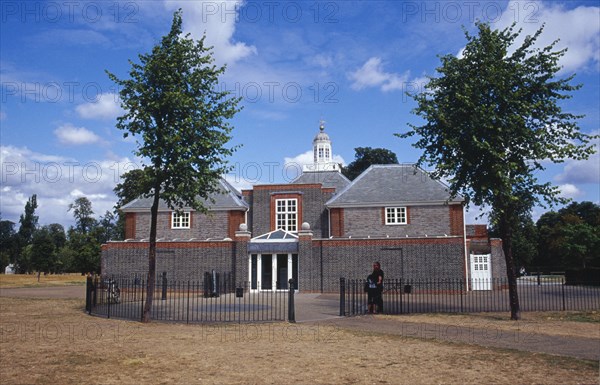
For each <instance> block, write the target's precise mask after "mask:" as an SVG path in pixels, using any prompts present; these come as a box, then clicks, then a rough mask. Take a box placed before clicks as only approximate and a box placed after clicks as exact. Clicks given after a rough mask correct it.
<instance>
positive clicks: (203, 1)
mask: <svg viewBox="0 0 600 385" xmlns="http://www.w3.org/2000/svg"><path fill="white" fill-rule="evenodd" d="M243 6H244V1H241V0H236V1H221V2H216V1H213V0H199V1H183V0H177V1H165V7H166V8H167V9H168V10H170V11H174V10H177V9H179V8H181V9H183V28H184V31H185V32H186V33H190V34H191V35H192V37H193V38H194V39H200V38H202V36H203V34H204V33H206V43H207V45H208V46H213V47H214V51H213V53H214V57H215V59H216V60H217V62H218V63H219V64H224V63H228V64H230V65H232V64H234V63H235V62H237V61H239V60H241V59H243V58H245V57H247V56H250V55H252V54H256V53H257V51H256V47H255V46H253V45H246V43H243V42H236V41H235V40H234V39H233V35H234V33H235V28H236V21H237V19H238V17H239V12H240V11H239V9H240V8H241V7H243Z"/></svg>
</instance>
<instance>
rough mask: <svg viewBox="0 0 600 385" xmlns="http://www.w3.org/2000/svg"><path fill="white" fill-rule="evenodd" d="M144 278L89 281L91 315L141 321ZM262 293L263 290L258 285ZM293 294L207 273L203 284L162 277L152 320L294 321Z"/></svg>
mask: <svg viewBox="0 0 600 385" xmlns="http://www.w3.org/2000/svg"><path fill="white" fill-rule="evenodd" d="M147 285H148V281H147V279H146V278H145V277H100V276H96V277H93V278H92V277H89V278H88V281H87V290H86V311H87V312H88V313H89V314H93V315H97V316H103V317H107V318H122V319H131V320H141V319H142V314H143V308H144V304H145V301H146V297H147V292H146V290H147ZM258 288H259V289H260V284H259V285H258ZM293 296H294V290H293V285H292V283H291V282H290V289H289V290H278V291H271V290H269V291H267V290H250V286H249V284H248V282H244V283H239V284H234V282H233V280H232V279H231V276H229V275H223V276H219V275H218V274H211V273H206V274H205V276H204V279H203V280H189V281H176V280H168V279H167V277H166V275H162V276H159V277H157V279H156V281H155V287H154V290H153V305H152V310H151V313H150V314H151V318H152V319H153V320H159V321H167V322H181V323H203V322H263V321H286V320H288V321H290V322H294V321H295V312H294V305H293Z"/></svg>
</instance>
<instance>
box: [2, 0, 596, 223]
mask: <svg viewBox="0 0 600 385" xmlns="http://www.w3.org/2000/svg"><path fill="white" fill-rule="evenodd" d="M0 7H1V9H0V11H1V13H0V18H1V19H0V22H1V26H0V28H1V31H0V32H1V34H0V81H1V87H0V91H1V95H0V97H1V100H0V128H1V131H0V135H1V136H0V143H1V162H2V164H1V171H2V176H1V177H2V187H1V202H0V212H1V215H2V219H9V220H12V221H15V222H18V219H19V215H20V214H21V213H22V212H23V207H24V205H25V202H26V201H27V198H28V197H29V196H31V195H32V194H37V195H38V203H39V208H38V211H37V212H38V214H39V216H40V223H41V224H49V223H53V222H58V223H62V224H64V225H70V224H72V215H71V213H69V212H68V211H67V209H68V205H69V203H72V202H73V201H74V200H75V199H76V198H77V197H80V196H87V197H88V198H89V199H90V200H91V201H92V204H93V207H94V211H95V212H96V214H98V215H101V214H103V213H104V212H105V211H106V210H111V209H112V207H113V205H114V203H115V201H116V199H115V197H114V194H113V193H112V189H113V188H114V186H115V185H116V183H118V181H119V176H120V175H122V174H123V173H124V172H126V171H127V170H129V169H131V168H133V167H136V165H139V164H141V161H140V160H139V159H136V158H135V156H134V155H133V151H134V148H135V142H134V141H132V140H131V139H123V137H122V132H120V131H119V130H117V129H116V128H115V118H116V117H117V116H118V115H119V114H120V113H121V111H120V108H119V103H118V99H117V98H116V97H115V92H116V88H115V85H114V84H112V83H111V82H110V80H109V79H108V77H107V75H106V73H105V70H109V71H111V72H113V73H115V74H116V75H117V76H119V77H120V78H124V77H127V74H128V70H129V63H128V60H130V59H131V60H133V61H136V60H137V55H138V54H139V53H146V52H148V51H150V50H151V48H152V47H153V45H155V44H156V43H157V42H158V41H159V39H160V37H161V36H163V35H164V34H166V33H167V32H168V30H169V28H170V25H171V21H172V15H173V12H174V11H175V10H176V9H178V8H182V9H183V19H184V29H185V30H186V31H187V32H190V33H191V34H192V36H194V37H195V38H200V37H201V36H202V34H203V33H204V32H206V35H207V40H208V42H209V44H211V45H213V46H214V56H215V58H216V59H217V62H218V63H220V64H224V63H227V65H228V69H227V72H226V74H225V76H224V77H223V78H222V81H221V83H222V87H223V88H225V89H228V90H232V91H233V92H234V94H235V95H237V96H241V97H243V98H244V100H243V106H244V109H243V111H242V112H240V113H239V114H238V115H237V116H236V117H235V119H234V120H233V122H232V123H233V125H234V127H235V130H234V132H233V136H234V138H233V141H232V144H234V145H235V144H242V145H243V146H242V148H240V149H239V150H238V151H237V152H236V153H235V155H234V156H233V157H232V158H231V159H230V161H231V163H232V165H233V166H234V169H233V171H232V173H231V175H229V176H228V179H229V180H230V181H232V182H233V183H234V184H235V185H236V186H238V187H240V188H246V187H248V186H250V185H252V184H257V183H279V182H286V181H289V180H290V179H293V177H295V176H296V175H297V172H298V171H297V170H298V169H299V166H298V165H301V164H302V163H304V162H307V161H309V159H310V154H309V153H308V151H310V149H311V141H312V138H313V137H314V135H315V134H316V132H317V131H318V125H319V120H320V119H321V118H322V119H324V120H325V121H326V127H327V128H326V131H327V133H328V134H329V135H330V137H331V139H332V141H333V151H334V154H335V156H336V159H337V160H339V161H341V162H344V163H346V164H347V163H349V162H351V161H352V160H353V158H354V148H355V147H365V146H370V147H384V148H388V149H390V150H392V151H394V152H395V153H396V154H397V155H398V159H399V160H400V161H401V162H414V161H415V160H416V159H417V158H418V157H419V154H420V153H419V151H418V150H416V149H414V148H413V147H411V141H409V140H401V139H399V138H397V137H395V136H393V134H394V133H399V132H404V131H406V130H407V129H408V126H407V124H408V123H418V122H419V120H418V118H416V117H415V116H414V115H412V114H411V109H412V108H414V107H415V104H414V102H412V101H411V100H410V99H409V98H407V97H406V96H405V94H404V92H405V91H415V90H419V89H422V87H423V85H424V84H425V82H426V76H428V75H435V68H436V67H437V66H438V65H439V59H438V55H444V54H458V53H459V52H460V50H461V48H462V47H464V44H465V38H464V33H463V26H464V28H466V29H467V30H469V31H474V23H475V21H476V20H481V21H488V22H491V23H492V24H493V25H494V26H495V27H496V28H504V27H506V26H508V25H510V24H511V23H513V22H515V23H517V25H518V26H519V27H521V28H523V31H524V33H523V35H525V34H531V33H533V32H535V31H536V30H537V29H538V28H540V27H541V26H542V25H545V30H544V33H543V35H542V37H541V39H540V43H541V44H542V45H547V44H549V43H550V42H552V41H553V40H555V39H560V42H559V43H558V47H559V48H568V52H567V54H566V56H565V57H564V60H563V61H562V63H561V64H562V65H563V66H564V68H563V71H562V72H561V75H562V76H566V75H568V74H571V73H576V74H577V75H576V77H575V82H577V83H581V84H583V88H582V89H581V90H580V91H578V92H576V93H574V95H573V98H572V99H571V100H568V101H566V102H565V103H564V104H563V106H564V108H565V109H566V110H568V111H570V112H573V113H577V114H584V115H586V116H585V118H583V119H581V120H580V127H581V129H582V131H584V132H586V133H598V130H599V121H600V108H599V106H600V67H599V66H600V64H599V56H600V8H599V7H598V2H597V1H591V2H581V1H565V2H560V1H521V2H508V1H494V2H485V1H474V2H473V1H465V2H461V1H458V2H435V1H428V2H422V1H415V2H411V1H405V2H400V1H397V2H386V1H357V2H354V1H310V0H309V1H302V2H300V1H257V2H249V1H247V2H242V1H159V0H156V1H121V2H119V1H77V0H75V1H69V2H62V1H46V2H43V1H39V2H38V1H26V2H20V1H3V2H2V3H0ZM599 164H600V158H599V156H598V155H594V156H593V157H592V158H591V159H590V160H588V161H585V162H576V161H567V162H565V163H562V164H558V165H553V164H550V163H549V164H548V168H547V170H546V171H545V172H543V173H540V175H539V179H540V180H542V181H551V182H553V183H555V184H556V185H558V186H560V188H561V190H562V191H563V194H564V195H565V196H567V197H571V198H573V199H575V200H591V201H594V202H598V201H599V200H600V187H599V184H600V165H599ZM477 212H478V210H476V209H474V208H473V209H471V210H470V211H469V213H468V214H467V219H468V221H469V222H473V221H474V218H475V216H476V214H477ZM541 212H543V210H542V209H540V208H536V210H535V212H534V217H536V216H539V214H540V213H541ZM482 221H485V219H480V220H479V222H482Z"/></svg>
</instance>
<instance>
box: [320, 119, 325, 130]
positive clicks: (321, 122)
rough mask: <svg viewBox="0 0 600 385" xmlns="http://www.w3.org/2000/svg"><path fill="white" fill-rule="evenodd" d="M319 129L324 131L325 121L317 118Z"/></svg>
mask: <svg viewBox="0 0 600 385" xmlns="http://www.w3.org/2000/svg"><path fill="white" fill-rule="evenodd" d="M319 130H321V132H323V131H325V121H324V120H323V119H321V120H319Z"/></svg>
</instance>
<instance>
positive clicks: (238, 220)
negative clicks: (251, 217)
mask: <svg viewBox="0 0 600 385" xmlns="http://www.w3.org/2000/svg"><path fill="white" fill-rule="evenodd" d="M244 221H245V212H243V211H230V212H229V218H228V232H227V236H228V237H229V238H231V239H233V238H235V232H236V231H238V230H239V229H240V225H241V224H242V223H244Z"/></svg>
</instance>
